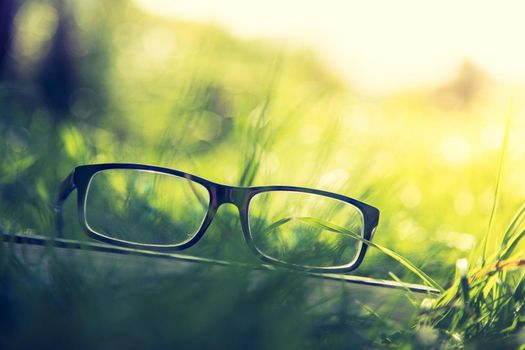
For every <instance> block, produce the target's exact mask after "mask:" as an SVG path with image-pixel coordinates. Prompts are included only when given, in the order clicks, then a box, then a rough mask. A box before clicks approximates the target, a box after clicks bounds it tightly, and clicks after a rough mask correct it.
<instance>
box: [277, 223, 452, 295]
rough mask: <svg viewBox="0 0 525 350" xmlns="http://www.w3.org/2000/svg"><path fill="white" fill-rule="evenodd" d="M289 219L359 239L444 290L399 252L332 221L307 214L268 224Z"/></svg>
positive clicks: (434, 286) (431, 284) (423, 279)
mask: <svg viewBox="0 0 525 350" xmlns="http://www.w3.org/2000/svg"><path fill="white" fill-rule="evenodd" d="M291 220H299V221H303V222H305V223H308V224H311V225H315V226H317V227H320V228H322V229H324V230H326V231H331V232H336V233H340V234H343V235H347V236H350V237H352V238H354V239H356V240H358V241H361V242H362V243H364V244H366V245H368V246H370V247H373V248H375V249H377V250H379V251H380V252H382V253H383V254H386V255H388V256H389V257H391V258H392V259H394V260H396V261H397V262H398V263H400V264H401V265H403V266H404V267H406V268H407V269H409V270H410V271H412V272H413V273H414V274H415V275H417V276H418V277H419V278H421V280H422V281H423V282H425V283H426V284H427V285H429V286H431V287H433V288H436V289H438V290H439V291H440V292H443V291H444V289H443V288H442V287H441V286H440V285H439V284H438V283H437V282H436V281H434V280H433V279H432V278H431V277H430V276H428V275H427V274H426V273H424V272H423V271H422V270H421V269H420V268H418V267H417V266H416V265H414V264H413V263H412V262H411V261H409V260H408V259H406V258H404V257H403V256H401V255H400V254H398V253H396V252H394V251H393V250H390V249H388V248H386V247H383V246H382V245H379V244H377V243H373V242H371V241H369V240H367V239H364V238H363V237H360V236H359V235H357V234H355V233H353V232H352V231H350V230H348V229H345V228H344V227H341V226H338V225H334V224H332V223H329V222H326V221H324V220H321V219H318V218H313V217H307V216H303V217H289V218H284V219H281V220H279V221H277V222H276V223H275V224H272V225H270V226H271V227H272V229H275V228H276V227H278V226H281V225H284V224H286V223H288V222H290V221H291Z"/></svg>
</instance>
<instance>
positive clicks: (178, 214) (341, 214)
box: [55, 163, 379, 273]
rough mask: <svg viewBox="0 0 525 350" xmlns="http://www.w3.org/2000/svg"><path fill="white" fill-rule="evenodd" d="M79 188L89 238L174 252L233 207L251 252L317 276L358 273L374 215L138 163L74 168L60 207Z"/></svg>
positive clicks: (295, 191) (349, 203)
mask: <svg viewBox="0 0 525 350" xmlns="http://www.w3.org/2000/svg"><path fill="white" fill-rule="evenodd" d="M75 189H77V190H78V197H77V199H78V201H77V203H78V213H79V218H80V224H81V226H82V227H83V228H84V230H85V232H86V233H87V235H88V236H90V237H91V238H94V239H96V240H99V241H103V242H105V243H110V244H115V245H118V246H124V247H127V248H134V249H146V250H154V251H162V252H173V251H178V250H182V249H186V248H189V247H191V246H193V245H194V244H195V243H197V242H198V241H199V239H200V238H201V237H202V236H203V235H204V233H205V232H206V230H207V228H208V227H209V225H210V223H211V222H212V220H213V217H214V215H215V213H216V212H217V210H218V208H219V207H220V206H221V205H222V204H225V203H231V204H234V205H235V206H236V207H237V208H238V210H239V214H240V219H241V226H242V230H243V233H244V238H245V240H246V243H247V244H248V247H249V248H250V250H251V251H252V252H253V253H254V254H255V255H257V256H258V257H259V258H260V259H262V260H263V261H265V262H267V263H273V264H279V265H286V266H289V267H294V268H300V269H308V270H309V271H314V272H338V273H341V272H348V271H351V270H354V269H356V268H357V267H358V266H359V265H360V264H361V262H362V261H363V258H364V256H365V253H366V249H367V245H366V244H365V243H366V241H368V240H370V239H371V238H372V235H373V232H374V231H375V229H376V227H377V224H378V220H379V210H377V209H376V208H374V207H372V206H370V205H368V204H365V203H362V202H360V201H357V200H355V199H352V198H349V197H346V196H343V195H340V194H336V193H331V192H326V191H321V190H316V189H311V188H302V187H292V186H261V187H234V186H226V185H221V184H218V183H214V182H211V181H208V180H206V179H203V178H200V177H197V176H194V175H190V174H187V173H184V172H181V171H178V170H172V169H167V168H162V167H157V166H150V165H140V164H119V163H112V164H93V165H82V166H78V167H76V168H75V169H74V170H73V171H72V172H71V173H70V174H69V176H68V177H67V178H66V179H65V180H64V181H63V183H62V184H61V186H60V193H59V196H58V200H57V203H56V207H55V209H56V213H57V231H58V235H59V236H61V235H62V207H63V204H64V201H65V200H66V199H67V197H68V196H69V195H70V194H71V193H72V192H73V191H74V190H75Z"/></svg>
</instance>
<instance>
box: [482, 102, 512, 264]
mask: <svg viewBox="0 0 525 350" xmlns="http://www.w3.org/2000/svg"><path fill="white" fill-rule="evenodd" d="M511 116H512V100H511V101H510V105H509V111H508V112H507V120H506V123H505V132H504V134H503V144H502V146H501V154H500V158H499V164H498V176H497V178H496V188H495V189H494V200H493V201H492V209H491V212H490V218H489V225H488V227H487V232H486V233H485V237H484V238H483V255H482V256H481V259H482V264H483V265H485V259H486V257H487V246H488V240H489V237H490V236H491V232H492V226H493V223H494V216H495V213H496V208H497V205H498V199H499V191H500V185H501V175H502V173H503V163H504V160H505V155H506V153H507V145H508V141H509V132H510V120H511Z"/></svg>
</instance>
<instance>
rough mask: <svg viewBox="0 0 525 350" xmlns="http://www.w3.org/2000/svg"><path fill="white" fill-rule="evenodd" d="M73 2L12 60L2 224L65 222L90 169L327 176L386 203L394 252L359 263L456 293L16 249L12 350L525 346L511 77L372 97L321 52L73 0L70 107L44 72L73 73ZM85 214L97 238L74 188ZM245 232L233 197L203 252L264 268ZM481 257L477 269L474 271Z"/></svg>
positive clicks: (379, 243)
mask: <svg viewBox="0 0 525 350" xmlns="http://www.w3.org/2000/svg"><path fill="white" fill-rule="evenodd" d="M53 6H54V5H53V4H51V3H47V2H27V3H25V4H23V6H22V8H21V10H20V13H19V17H18V19H17V22H16V26H18V27H16V28H15V29H16V30H15V34H16V33H18V34H16V35H15V37H14V38H15V39H14V42H15V44H14V46H13V48H12V52H11V53H10V57H11V60H10V61H9V62H8V63H9V64H8V65H6V66H4V67H0V68H1V69H3V70H0V73H1V75H0V114H1V117H2V118H1V120H0V135H1V137H0V143H1V146H0V226H1V228H2V230H4V231H8V232H24V233H28V234H31V233H35V234H48V235H52V234H53V230H54V217H53V210H52V208H53V202H54V197H55V194H56V191H57V187H58V184H59V183H60V181H61V180H62V179H63V177H64V176H65V175H67V174H68V173H69V171H70V170H71V169H72V168H73V167H74V166H75V165H78V164H82V163H95V162H113V161H117V162H119V161H127V162H137V163H150V164H156V165H161V166H167V167H172V168H176V169H180V170H183V171H187V172H189V173H193V174H196V175H200V176H203V177H205V178H209V179H211V180H213V181H217V182H220V183H225V184H231V185H252V184H257V185H262V184H289V185H298V186H310V187H316V188H322V189H325V190H331V191H335V192H339V193H342V194H345V195H348V196H351V197H354V198H357V199H360V200H362V201H365V202H369V203H371V204H372V205H374V206H375V207H378V208H379V209H380V210H381V222H380V226H379V228H378V231H377V233H376V234H375V236H374V239H373V241H372V242H365V243H367V244H369V245H371V246H372V247H374V248H377V249H370V250H369V253H368V255H367V257H366V259H365V262H364V264H363V266H362V267H361V268H360V269H359V270H358V271H356V274H360V275H363V276H371V277H377V278H388V279H399V280H401V281H406V282H418V283H427V284H428V285H430V286H434V287H436V288H438V289H444V292H443V293H442V294H441V296H440V297H439V298H437V299H436V300H430V299H428V300H426V301H424V302H423V304H422V305H421V307H420V305H419V304H420V303H419V301H418V299H417V298H416V297H415V296H413V295H411V294H410V293H408V292H407V293H406V295H405V296H403V298H405V297H407V298H409V299H410V302H412V303H413V304H410V305H417V307H415V308H413V309H410V308H397V309H396V305H398V304H397V302H396V300H395V296H394V295H392V296H391V297H390V298H387V299H385V300H386V301H385V305H383V308H377V307H376V306H374V305H368V303H366V302H362V301H358V300H355V299H356V296H355V295H351V294H350V295H349V294H348V291H345V289H344V288H340V289H339V288H335V292H333V291H332V292H330V293H328V292H323V290H324V289H323V288H322V287H321V286H319V285H316V284H315V283H313V285H312V282H311V281H309V280H307V279H304V278H301V277H300V276H296V275H293V274H292V275H290V274H288V273H286V272H284V271H275V272H271V273H268V274H267V275H262V276H261V277H258V280H257V281H258V282H257V283H254V284H251V283H250V284H249V283H246V281H248V280H250V278H251V277H250V273H251V272H248V271H246V270H242V269H241V270H236V269H233V270H224V271H216V270H213V269H208V268H202V267H199V268H191V269H189V270H187V271H185V272H184V273H180V274H173V275H172V274H168V275H162V274H156V273H155V274H152V273H151V272H150V271H148V269H140V268H138V269H137V270H136V271H134V272H133V273H129V271H127V270H125V269H124V270H122V269H121V268H120V267H117V266H113V267H112V268H107V267H105V268H101V267H100V265H97V261H93V262H89V263H88V264H87V265H86V264H85V263H84V262H83V263H77V262H74V261H68V260H66V261H64V260H62V259H60V258H59V257H58V256H55V254H54V253H53V252H49V254H50V264H49V266H48V270H45V271H42V270H39V269H35V268H34V265H31V264H28V263H27V261H25V260H23V259H21V258H20V257H19V256H16V255H13V254H12V253H11V251H10V249H11V248H10V246H9V245H8V244H3V245H2V251H1V252H2V254H1V256H0V258H1V263H0V271H1V274H0V309H1V310H2V312H1V313H0V324H2V326H3V327H2V331H0V347H2V348H27V347H34V344H41V345H42V347H49V348H61V347H63V348H70V347H75V348H79V347H80V348H81V347H86V348H92V347H95V346H96V347H97V348H104V347H107V348H114V347H123V346H140V347H146V346H150V347H168V346H170V347H175V346H181V347H186V348H217V347H222V348H246V347H250V348H287V349H289V348H320V347H326V348H348V347H355V348H359V347H363V348H378V347H392V348H422V347H423V348H424V347H427V348H440V347H445V348H454V347H457V348H482V347H500V348H501V347H509V348H515V347H519V344H522V343H524V342H525V339H524V337H525V335H524V332H525V331H524V321H525V315H524V311H523V299H524V295H525V282H524V271H523V266H524V265H525V262H524V259H525V257H524V255H523V246H524V244H523V237H524V236H525V224H524V222H523V221H524V220H525V207H524V206H523V202H524V201H523V199H524V197H525V192H524V191H523V185H522V175H523V171H524V169H523V165H522V164H523V159H524V155H523V152H521V151H520V150H522V149H523V145H522V141H521V140H522V139H523V138H522V137H521V136H522V131H523V126H522V125H521V124H520V122H521V119H520V114H522V110H521V106H520V103H519V101H520V100H519V98H516V100H515V101H516V103H515V104H514V110H515V111H514V112H512V109H511V110H509V113H508V117H507V123H506V127H505V130H504V131H502V130H501V127H500V126H501V124H502V123H501V121H500V120H499V119H500V118H499V117H498V116H499V115H501V112H500V111H501V105H502V102H501V101H502V100H503V101H504V99H505V98H507V96H508V94H507V91H506V90H505V89H504V87H501V88H498V87H492V85H490V86H489V87H486V91H485V92H484V94H483V93H480V95H477V97H476V96H474V97H473V98H472V99H471V100H462V99H461V93H460V92H461V91H460V90H457V91H456V90H454V86H451V87H450V86H449V87H448V88H447V92H446V94H445V95H446V96H445V95H443V94H442V93H438V92H436V91H434V90H432V89H429V90H418V91H414V92H410V91H409V92H401V93H398V94H393V95H392V96H386V97H382V98H371V97H368V96H365V95H363V94H360V93H359V91H357V90H353V89H352V88H351V87H350V88H349V87H348V86H347V85H346V84H345V83H344V82H342V81H341V80H340V79H338V78H337V76H336V75H335V74H333V73H332V72H330V71H329V70H327V68H326V67H325V66H324V65H323V64H321V63H320V60H319V59H318V58H317V57H316V56H315V54H313V53H312V52H310V51H308V50H306V49H288V48H287V47H286V45H285V44H282V43H275V42H271V41H256V42H254V41H247V40H240V39H236V38H232V37H231V36H230V35H229V34H227V33H225V32H224V31H223V30H222V29H220V28H216V27H214V26H203V25H197V24H193V23H182V22H172V21H168V20H164V19H159V18H154V17H151V16H148V15H146V14H144V13H142V12H141V11H140V10H139V9H137V8H135V7H134V6H133V5H130V4H127V3H126V4H125V3H119V2H117V3H114V4H105V3H102V2H97V1H93V2H92V5H89V6H87V5H85V4H83V3H82V2H77V3H72V4H70V5H69V6H71V8H70V10H71V14H70V15H72V16H74V18H75V20H74V21H72V23H76V24H74V25H73V27H72V28H70V33H72V35H76V37H77V38H78V45H79V47H77V48H76V50H77V51H75V52H76V53H75V54H74V55H73V54H72V55H66V56H65V57H62V58H63V59H65V60H69V61H67V62H69V63H70V65H63V66H64V67H72V68H71V69H72V71H64V72H62V73H64V74H65V75H67V76H68V77H69V78H71V79H69V78H68V79H65V80H60V79H56V80H55V84H56V86H55V87H54V88H56V89H57V91H66V92H65V93H64V94H63V98H64V101H59V102H60V103H57V101H55V100H54V98H56V96H55V95H53V96H55V97H53V96H51V95H49V94H46V93H45V89H44V87H45V86H48V85H45V84H44V85H43V83H42V79H43V78H42V77H44V76H46V74H51V73H50V72H53V71H54V69H56V66H53V64H49V63H48V64H46V63H45V62H46V57H49V56H47V55H48V54H49V52H50V51H49V50H51V49H50V48H51V47H52V46H51V41H49V40H53V39H46V37H47V36H46V35H44V34H45V30H49V31H50V32H49V33H51V34H50V35H49V37H50V38H53V36H52V33H53V28H52V27H53V23H54V22H53V21H56V20H58V18H59V17H60V16H59V14H58V13H57V12H56V11H55V9H54V7H53ZM35 18H43V19H46V20H45V21H44V20H43V21H35ZM55 24H56V23H55ZM46 25H47V26H50V28H51V29H49V28H47V27H46ZM46 28H47V29H46ZM46 40H48V41H46ZM159 42H160V43H164V44H163V45H156V46H155V43H159ZM58 44H59V43H58ZM58 44H57V45H58ZM51 52H52V51H51ZM46 72H47V73H46ZM55 73H56V71H55ZM66 82H67V84H66ZM68 84H71V85H68ZM457 89H459V88H457ZM43 91H44V92H43ZM70 92H71V93H70ZM447 96H448V97H447ZM518 97H519V95H518ZM451 101H452V102H451ZM59 105H66V107H67V108H66V109H65V110H64V109H57V106H59ZM511 114H512V115H513V120H512V123H511V118H510V116H511ZM500 135H504V137H503V138H501V139H500ZM500 141H501V142H500ZM520 152H521V153H520ZM494 177H496V178H494ZM494 184H496V186H494ZM65 210H66V218H67V219H68V220H67V222H66V223H65V224H66V226H65V231H66V232H68V238H76V239H86V238H85V235H84V234H83V233H82V232H80V230H79V225H78V223H77V221H76V216H75V215H76V214H75V203H74V200H72V199H70V200H69V201H68V203H66V208H65ZM305 220H307V219H305ZM310 221H311V220H310ZM487 221H488V223H487ZM314 224H315V225H318V226H321V227H323V228H327V229H329V230H333V231H337V232H345V229H344V228H341V227H333V225H332V226H330V225H327V224H326V223H325V222H314ZM241 231H242V230H241V228H240V226H239V222H238V213H237V212H236V211H235V210H234V209H233V208H230V207H224V208H221V209H220V210H219V212H218V214H217V216H216V218H215V219H214V223H213V225H212V227H210V230H209V232H208V233H207V234H206V236H205V237H204V238H203V240H202V241H201V242H199V244H198V245H197V246H195V247H192V248H190V249H189V250H188V251H187V253H188V254H192V255H197V256H203V257H208V258H219V259H225V260H234V261H243V262H250V263H253V264H257V263H258V262H257V260H255V259H254V258H253V257H252V256H251V254H250V252H249V251H247V250H246V247H245V246H244V241H243V238H242V234H241ZM466 256H468V268H467V271H466V272H464V273H460V272H456V273H455V272H454V271H455V265H456V261H457V260H458V259H460V258H464V257H466ZM392 259H393V260H392ZM92 271H96V273H93V272H92ZM389 304H391V305H389ZM400 310H401V311H400ZM402 310H405V311H402ZM401 314H402V317H401V316H400V315H401ZM400 319H403V320H404V321H403V322H402V321H400ZM407 320H408V321H407Z"/></svg>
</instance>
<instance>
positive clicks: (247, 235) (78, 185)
mask: <svg viewBox="0 0 525 350" xmlns="http://www.w3.org/2000/svg"><path fill="white" fill-rule="evenodd" d="M120 169H123V170H138V171H149V172H155V173H160V174H167V175H172V176H177V177H179V178H185V179H188V180H191V181H194V182H196V183H198V184H200V185H202V186H203V187H204V188H206V190H207V191H208V193H209V203H208V209H207V212H206V216H205V217H204V219H203V221H202V223H201V225H200V227H199V229H198V230H197V231H196V232H195V233H194V234H193V236H192V237H191V238H190V239H189V240H187V241H185V242H182V243H180V244H175V245H159V244H143V243H134V242H130V241H125V240H121V239H117V238H112V237H109V236H106V235H103V234H100V233H97V232H96V231H94V230H92V229H91V228H90V227H89V225H88V223H87V220H86V197H87V193H88V189H89V185H90V182H91V180H92V179H93V177H94V176H95V175H96V174H97V173H99V172H102V171H105V170H120ZM75 189H76V190H77V211H78V218H79V221H80V225H81V226H82V227H83V229H84V232H85V233H86V234H87V236H89V237H90V238H93V239H95V240H97V241H101V242H104V243H108V244H112V245H116V246H121V247H126V248H131V249H142V250H144V249H145V250H151V251H158V252H164V253H169V252H175V251H180V250H184V249H187V248H190V247H191V246H193V245H195V244H196V243H197V242H198V241H199V240H200V239H201V238H202V236H203V235H204V233H205V232H206V230H207V229H208V227H209V225H210V224H211V222H212V220H213V218H214V216H215V214H216V213H217V210H218V209H219V207H220V206H221V205H223V204H227V203H229V204H233V205H235V206H236V207H237V209H238V210H239V216H240V220H241V227H242V231H243V235H244V239H245V241H246V243H247V245H248V247H249V249H250V250H251V251H252V253H254V254H255V255H256V256H257V257H258V258H259V259H261V260H262V261H264V262H267V263H270V264H275V265H280V266H284V267H288V268H290V267H292V268H295V269H300V270H307V271H311V272H324V273H346V272H350V271H352V270H355V269H356V268H358V267H359V266H360V265H361V263H362V262H363V259H364V257H365V254H366V251H367V248H368V245H367V244H365V243H364V242H361V245H360V249H359V253H358V254H357V257H356V258H354V260H353V261H351V262H350V263H348V264H346V265H343V266H335V267H309V266H302V265H298V264H292V263H287V262H285V261H281V260H278V259H275V258H272V257H269V256H267V255H265V254H263V253H262V252H261V251H259V249H257V247H256V245H255V244H254V242H253V238H252V235H251V232H250V227H249V218H248V211H249V206H250V201H251V199H252V198H253V197H254V196H255V195H257V194H259V193H263V192H272V191H287V192H299V193H308V194H314V195H320V196H324V197H328V198H333V199H337V200H339V201H342V202H345V203H348V204H351V205H353V206H354V207H355V208H357V209H358V210H359V211H360V212H361V214H362V216H363V226H364V227H363V238H364V239H365V240H366V241H370V240H371V239H372V236H373V234H374V232H375V230H376V228H377V225H378V223H379V210H378V209H377V208H375V207H373V206H371V205H369V204H366V203H363V202H361V201H358V200H356V199H353V198H350V197H347V196H344V195H341V194H338V193H334V192H329V191H323V190H318V189H313V188H308V187H296V186H253V187H241V186H229V185H222V184H219V183H216V182H213V181H210V180H207V179H204V178H202V177H199V176H195V175H192V174H189V173H186V172H183V171H179V170H175V169H169V168H164V167H159V166H154V165H145V164H134V163H103V164H89V165H79V166H77V167H75V169H73V171H71V173H70V174H69V175H68V176H67V177H66V179H65V180H64V181H63V182H62V183H61V185H60V188H59V194H58V197H57V201H56V204H55V213H56V233H57V236H58V237H62V236H63V235H62V223H63V213H62V212H63V206H64V202H65V201H66V199H67V198H68V197H69V195H70V194H71V193H72V192H73V191H74V190H75Z"/></svg>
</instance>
